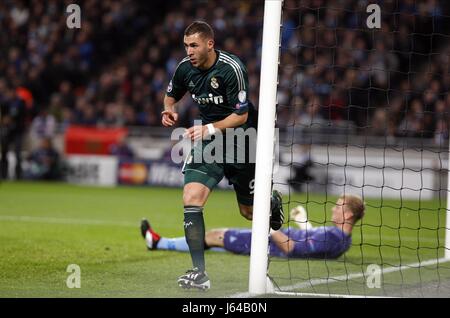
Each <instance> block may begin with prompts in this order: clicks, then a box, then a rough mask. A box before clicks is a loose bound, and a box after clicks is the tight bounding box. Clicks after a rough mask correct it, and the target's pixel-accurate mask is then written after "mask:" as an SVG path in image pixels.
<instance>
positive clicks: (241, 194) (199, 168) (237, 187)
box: [182, 142, 255, 206]
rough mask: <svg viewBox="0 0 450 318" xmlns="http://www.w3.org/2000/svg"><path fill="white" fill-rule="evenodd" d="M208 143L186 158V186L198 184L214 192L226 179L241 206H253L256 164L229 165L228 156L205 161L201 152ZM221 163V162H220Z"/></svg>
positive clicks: (204, 143) (198, 147)
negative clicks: (193, 183) (224, 178)
mask: <svg viewBox="0 0 450 318" xmlns="http://www.w3.org/2000/svg"><path fill="white" fill-rule="evenodd" d="M207 144H208V142H203V143H201V144H200V146H196V147H194V148H193V149H192V150H191V153H190V154H189V155H188V156H187V157H186V160H185V163H184V165H183V169H182V170H183V173H184V184H185V185H186V184H188V183H191V182H198V183H201V184H203V185H205V186H207V187H208V188H209V189H210V190H212V189H213V188H214V187H215V186H216V185H217V184H218V183H219V182H220V181H221V180H222V179H223V177H226V178H227V179H228V181H229V184H231V185H233V188H234V191H235V193H236V198H237V201H238V202H239V203H240V204H243V205H248V206H253V191H254V185H255V163H248V162H247V163H228V162H227V160H226V158H225V157H226V154H223V160H216V161H214V160H210V159H211V158H209V159H208V160H204V158H203V157H202V154H201V152H202V151H203V149H204V147H205V146H206V145H207ZM218 161H221V162H218Z"/></svg>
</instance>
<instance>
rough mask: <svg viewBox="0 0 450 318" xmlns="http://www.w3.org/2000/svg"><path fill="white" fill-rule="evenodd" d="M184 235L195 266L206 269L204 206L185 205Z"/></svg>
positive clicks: (202, 269)
mask: <svg viewBox="0 0 450 318" xmlns="http://www.w3.org/2000/svg"><path fill="white" fill-rule="evenodd" d="M184 235H185V236H186V241H187V243H188V245H189V252H190V253H191V258H192V264H193V265H194V268H195V267H197V268H198V269H199V270H201V271H204V270H205V221H204V220H203V207H201V206H193V205H186V206H185V207H184Z"/></svg>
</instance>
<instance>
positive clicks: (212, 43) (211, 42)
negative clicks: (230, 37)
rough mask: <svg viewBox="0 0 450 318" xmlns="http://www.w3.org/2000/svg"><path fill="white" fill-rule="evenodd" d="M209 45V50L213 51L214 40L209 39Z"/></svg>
mask: <svg viewBox="0 0 450 318" xmlns="http://www.w3.org/2000/svg"><path fill="white" fill-rule="evenodd" d="M207 45H208V49H212V48H213V47H214V40H213V39H209V40H208V42H207Z"/></svg>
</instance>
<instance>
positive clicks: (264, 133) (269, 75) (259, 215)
mask: <svg viewBox="0 0 450 318" xmlns="http://www.w3.org/2000/svg"><path fill="white" fill-rule="evenodd" d="M282 3H283V1H282V0H265V4H264V29H263V41H262V57H261V77H260V83H261V84H260V89H259V108H258V111H259V115H258V138H257V143H256V170H255V193H254V205H253V211H254V213H253V225H252V247H251V254H250V275H249V276H250V277H249V293H250V294H252V295H258V294H264V293H266V292H267V290H266V279H267V278H266V277H267V262H268V256H267V249H268V244H269V242H268V231H269V210H270V195H271V188H272V164H273V151H274V137H275V112H276V104H277V83H278V63H279V50H280V28H281V7H282Z"/></svg>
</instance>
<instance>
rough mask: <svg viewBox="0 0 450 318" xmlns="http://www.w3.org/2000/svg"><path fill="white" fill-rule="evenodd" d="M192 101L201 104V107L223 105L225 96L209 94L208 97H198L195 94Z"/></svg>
mask: <svg viewBox="0 0 450 318" xmlns="http://www.w3.org/2000/svg"><path fill="white" fill-rule="evenodd" d="M192 99H193V100H194V101H195V102H196V103H198V104H200V105H206V104H216V105H219V104H223V96H214V95H213V94H211V93H210V94H208V97H197V96H195V94H192Z"/></svg>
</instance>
